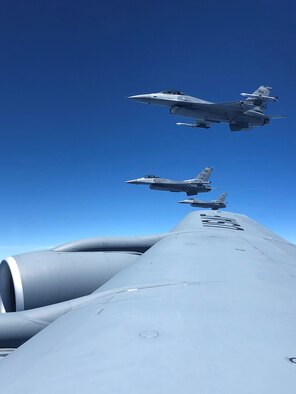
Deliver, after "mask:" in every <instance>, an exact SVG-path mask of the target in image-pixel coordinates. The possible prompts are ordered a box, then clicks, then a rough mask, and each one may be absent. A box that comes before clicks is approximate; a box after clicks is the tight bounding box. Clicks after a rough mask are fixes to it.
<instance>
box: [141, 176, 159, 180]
mask: <svg viewBox="0 0 296 394" xmlns="http://www.w3.org/2000/svg"><path fill="white" fill-rule="evenodd" d="M144 178H149V179H155V178H159V176H157V175H145V176H144Z"/></svg>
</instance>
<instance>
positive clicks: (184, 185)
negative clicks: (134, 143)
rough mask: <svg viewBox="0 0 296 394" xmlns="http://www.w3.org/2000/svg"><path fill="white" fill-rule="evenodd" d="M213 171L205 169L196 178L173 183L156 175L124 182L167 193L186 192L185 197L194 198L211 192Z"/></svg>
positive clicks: (210, 168) (208, 168)
mask: <svg viewBox="0 0 296 394" xmlns="http://www.w3.org/2000/svg"><path fill="white" fill-rule="evenodd" d="M212 171H213V168H212V167H206V168H205V169H204V170H203V171H202V172H201V173H199V174H198V175H197V176H196V178H193V179H187V180H184V181H175V180H171V179H166V178H161V177H159V176H156V175H146V176H144V177H143V178H138V179H132V180H130V181H126V183H131V184H134V185H148V186H149V187H150V189H152V190H163V191H169V192H186V193H187V196H194V195H196V194H197V193H205V192H209V191H211V190H212V188H211V186H210V183H211V182H210V181H209V177H210V175H211V173H212Z"/></svg>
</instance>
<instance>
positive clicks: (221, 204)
mask: <svg viewBox="0 0 296 394" xmlns="http://www.w3.org/2000/svg"><path fill="white" fill-rule="evenodd" d="M226 196H227V193H222V194H221V196H220V197H219V198H218V199H217V200H211V201H200V200H195V199H194V198H188V199H187V200H182V201H179V203H181V204H190V205H191V206H192V207H199V208H212V210H214V211H216V210H217V209H221V208H226V203H225V198H226Z"/></svg>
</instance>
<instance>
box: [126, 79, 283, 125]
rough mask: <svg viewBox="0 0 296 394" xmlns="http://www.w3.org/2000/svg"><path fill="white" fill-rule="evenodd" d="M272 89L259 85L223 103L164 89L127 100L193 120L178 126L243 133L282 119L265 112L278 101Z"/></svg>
mask: <svg viewBox="0 0 296 394" xmlns="http://www.w3.org/2000/svg"><path fill="white" fill-rule="evenodd" d="M271 89H272V88H271V87H269V86H260V87H259V88H258V89H257V90H255V92H253V93H241V96H243V97H246V98H245V99H243V100H240V101H233V102H225V103H212V102H210V101H205V100H201V99H199V98H196V97H192V96H188V95H187V94H185V93H182V92H180V91H178V90H164V91H162V92H159V93H151V94H140V95H136V96H130V97H129V98H130V99H132V100H135V101H139V102H141V103H145V104H156V105H162V106H165V107H169V108H170V113H171V114H173V115H181V116H185V117H187V118H193V119H195V123H181V122H178V123H177V125H179V126H188V127H200V128H204V129H208V128H209V127H210V124H211V123H228V124H229V127H230V130H231V131H242V130H250V129H252V128H253V127H256V126H264V125H266V124H268V123H269V122H270V118H283V117H284V116H272V115H266V114H265V113H264V111H265V110H266V106H267V103H268V101H277V100H278V98H277V97H272V96H270V91H271Z"/></svg>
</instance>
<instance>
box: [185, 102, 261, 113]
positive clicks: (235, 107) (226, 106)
mask: <svg viewBox="0 0 296 394" xmlns="http://www.w3.org/2000/svg"><path fill="white" fill-rule="evenodd" d="M177 106H178V107H184V108H190V109H193V110H194V109H195V110H209V111H213V112H214V111H215V112H216V111H239V112H243V111H244V110H247V109H250V108H253V107H254V106H253V105H252V104H246V105H243V104H242V101H233V102H225V103H189V102H182V103H180V104H177Z"/></svg>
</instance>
